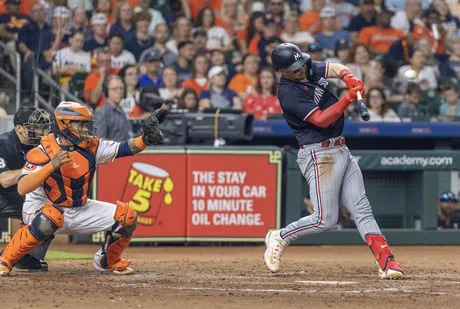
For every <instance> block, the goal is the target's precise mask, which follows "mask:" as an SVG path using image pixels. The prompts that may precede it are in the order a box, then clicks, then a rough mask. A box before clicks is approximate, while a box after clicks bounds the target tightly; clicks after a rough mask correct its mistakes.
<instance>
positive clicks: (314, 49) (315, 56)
mask: <svg viewBox="0 0 460 309" xmlns="http://www.w3.org/2000/svg"><path fill="white" fill-rule="evenodd" d="M307 53H308V54H310V57H311V60H312V61H323V60H324V58H325V54H324V48H323V47H322V46H321V45H320V44H319V43H314V44H310V45H308V47H307Z"/></svg>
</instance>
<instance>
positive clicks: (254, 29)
mask: <svg viewBox="0 0 460 309" xmlns="http://www.w3.org/2000/svg"><path fill="white" fill-rule="evenodd" d="M264 27H265V25H264V14H263V13H262V12H253V13H252V14H251V16H250V17H249V24H248V28H247V32H246V33H245V34H244V36H246V41H245V44H242V45H243V46H244V47H243V48H240V50H242V51H246V50H248V51H249V52H251V53H253V54H255V55H256V54H257V53H258V52H259V49H258V48H257V46H258V44H259V40H260V38H261V37H262V33H263V31H264Z"/></svg>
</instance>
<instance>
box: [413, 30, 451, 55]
mask: <svg viewBox="0 0 460 309" xmlns="http://www.w3.org/2000/svg"><path fill="white" fill-rule="evenodd" d="M412 36H413V38H414V39H415V40H419V39H421V38H429V39H430V41H431V48H432V49H433V51H434V53H437V54H443V53H444V52H445V49H444V39H445V37H446V33H445V32H442V33H440V36H441V37H440V38H439V40H436V39H435V38H434V37H433V34H432V33H431V31H430V29H429V28H428V27H426V26H423V25H419V24H416V25H415V26H414V31H413V32H412Z"/></svg>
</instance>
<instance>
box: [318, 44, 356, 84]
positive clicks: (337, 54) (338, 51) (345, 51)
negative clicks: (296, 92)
mask: <svg viewBox="0 0 460 309" xmlns="http://www.w3.org/2000/svg"><path fill="white" fill-rule="evenodd" d="M315 61H318V60H315ZM325 61H326V62H330V63H340V64H343V65H347V63H348V62H349V61H350V44H348V42H347V40H345V39H341V40H338V41H337V42H336V44H335V49H334V57H331V58H327V59H326V60H325ZM351 69H352V70H353V68H351ZM353 74H355V73H354V71H353ZM330 83H331V84H332V85H333V86H334V87H336V88H340V89H343V88H347V86H346V85H345V83H344V82H343V81H342V80H341V79H339V78H331V79H330Z"/></svg>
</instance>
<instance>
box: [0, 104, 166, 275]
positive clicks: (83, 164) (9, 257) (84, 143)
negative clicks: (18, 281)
mask: <svg viewBox="0 0 460 309" xmlns="http://www.w3.org/2000/svg"><path fill="white" fill-rule="evenodd" d="M54 115H55V118H56V123H57V127H58V132H57V133H55V134H49V135H48V136H46V137H43V138H42V140H41V144H40V146H38V147H36V148H34V149H32V150H31V151H29V153H28V154H27V162H26V164H25V166H24V168H23V171H22V174H21V176H20V177H19V182H18V192H19V193H20V194H23V195H26V200H25V203H24V206H23V213H24V215H23V220H24V222H25V223H26V224H27V226H24V227H22V228H21V229H20V230H18V232H17V233H16V234H15V235H14V236H13V238H12V239H11V242H10V243H9V244H8V245H7V246H6V248H5V250H4V251H3V254H2V255H1V257H0V275H1V276H8V275H10V273H11V268H12V265H14V264H15V263H16V262H17V261H18V260H19V259H20V258H21V257H22V256H24V255H25V254H27V253H28V252H30V251H31V250H33V249H34V248H36V247H38V246H39V245H40V244H41V243H42V242H43V241H45V240H46V239H48V238H49V237H52V236H53V235H54V234H56V233H60V234H90V233H96V232H99V231H106V237H105V242H104V244H103V245H102V248H101V249H100V250H99V251H98V252H97V253H96V254H95V256H94V263H93V266H94V267H95V268H96V269H97V270H99V271H103V272H113V273H114V274H117V275H130V274H133V273H134V270H133V269H131V268H130V267H129V264H130V261H128V260H124V259H122V258H121V255H122V253H123V250H124V249H125V248H126V246H128V244H129V242H130V240H131V236H132V234H133V232H134V230H135V228H136V220H137V214H136V212H135V210H134V209H133V208H132V207H131V206H130V205H129V204H128V203H124V202H121V201H118V202H117V204H116V205H114V204H111V203H106V202H101V201H96V200H92V199H89V198H88V192H89V190H90V188H91V183H92V180H93V175H94V172H95V171H96V166H97V164H100V163H105V162H108V161H113V160H115V159H116V158H121V157H126V156H131V155H133V154H136V153H139V152H141V151H142V150H144V149H145V148H146V147H147V146H149V145H158V144H161V143H162V142H163V135H162V133H161V131H160V128H159V125H160V123H161V122H163V121H164V119H165V118H166V115H167V110H166V108H161V109H158V110H155V111H154V112H153V113H152V114H151V115H150V116H149V117H148V118H147V119H146V120H145V122H144V125H143V135H142V136H140V137H137V138H132V139H130V140H128V141H125V142H121V143H117V142H113V141H105V140H102V139H98V138H97V137H96V136H93V134H94V129H95V128H94V126H93V115H92V113H91V111H90V110H89V109H88V108H87V107H86V106H85V105H82V104H79V103H74V102H62V103H61V104H59V105H58V107H57V108H56V110H55V112H54Z"/></svg>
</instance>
